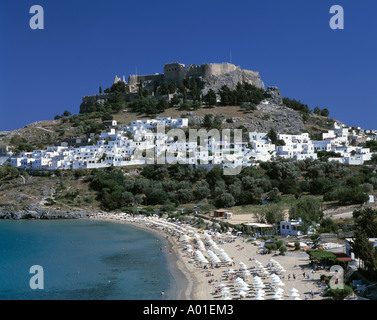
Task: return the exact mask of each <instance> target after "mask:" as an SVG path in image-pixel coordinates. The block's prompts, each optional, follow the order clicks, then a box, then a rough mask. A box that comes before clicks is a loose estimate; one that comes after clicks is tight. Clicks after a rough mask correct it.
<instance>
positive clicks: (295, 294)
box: [289, 292, 300, 297]
mask: <svg viewBox="0 0 377 320" xmlns="http://www.w3.org/2000/svg"><path fill="white" fill-rule="evenodd" d="M289 296H290V297H299V296H300V294H299V293H298V292H292V293H290V294H289Z"/></svg>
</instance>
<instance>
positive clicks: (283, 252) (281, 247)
mask: <svg viewBox="0 0 377 320" xmlns="http://www.w3.org/2000/svg"><path fill="white" fill-rule="evenodd" d="M279 251H280V255H282V256H285V253H286V252H287V247H286V246H284V245H283V246H280V248H279Z"/></svg>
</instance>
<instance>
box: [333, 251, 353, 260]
mask: <svg viewBox="0 0 377 320" xmlns="http://www.w3.org/2000/svg"><path fill="white" fill-rule="evenodd" d="M333 253H334V254H335V256H336V258H337V259H339V260H342V261H353V259H352V258H351V257H349V256H347V255H346V254H345V253H344V252H333Z"/></svg>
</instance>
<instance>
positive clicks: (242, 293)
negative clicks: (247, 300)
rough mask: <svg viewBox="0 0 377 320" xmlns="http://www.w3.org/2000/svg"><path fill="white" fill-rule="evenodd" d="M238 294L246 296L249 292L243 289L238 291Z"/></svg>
mask: <svg viewBox="0 0 377 320" xmlns="http://www.w3.org/2000/svg"><path fill="white" fill-rule="evenodd" d="M238 295H239V296H241V297H244V296H246V295H247V292H246V291H243V290H240V291H238Z"/></svg>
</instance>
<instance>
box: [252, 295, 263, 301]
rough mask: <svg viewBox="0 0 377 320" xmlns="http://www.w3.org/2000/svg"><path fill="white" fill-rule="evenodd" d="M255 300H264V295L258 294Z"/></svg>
mask: <svg viewBox="0 0 377 320" xmlns="http://www.w3.org/2000/svg"><path fill="white" fill-rule="evenodd" d="M254 300H264V295H261V294H256V295H255V297H254Z"/></svg>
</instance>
